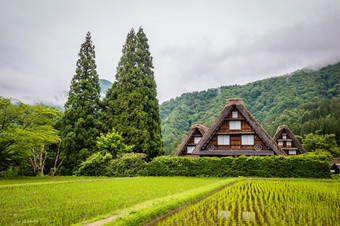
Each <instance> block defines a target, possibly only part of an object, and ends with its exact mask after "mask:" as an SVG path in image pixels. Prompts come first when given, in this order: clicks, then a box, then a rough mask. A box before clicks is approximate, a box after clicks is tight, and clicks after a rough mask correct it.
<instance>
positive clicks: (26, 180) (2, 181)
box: [0, 176, 110, 188]
mask: <svg viewBox="0 0 340 226" xmlns="http://www.w3.org/2000/svg"><path fill="white" fill-rule="evenodd" d="M101 179H110V178H108V177H76V176H63V177H50V176H43V177H18V178H0V188H1V187H6V186H8V185H12V186H20V185H23V184H25V185H31V184H35V185H36V184H42V183H64V182H78V181H84V180H88V181H93V180H101Z"/></svg>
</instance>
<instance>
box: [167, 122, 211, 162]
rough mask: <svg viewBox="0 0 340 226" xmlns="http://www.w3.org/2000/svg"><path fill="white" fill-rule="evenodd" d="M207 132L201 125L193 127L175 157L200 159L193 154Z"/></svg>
mask: <svg viewBox="0 0 340 226" xmlns="http://www.w3.org/2000/svg"><path fill="white" fill-rule="evenodd" d="M207 130H208V129H207V127H205V126H202V125H199V124H195V125H192V126H191V129H190V130H189V132H188V134H187V136H186V137H185V138H184V140H183V141H182V143H181V145H180V146H179V148H178V149H177V151H176V152H175V154H174V155H173V156H174V157H175V156H188V157H198V156H197V155H194V154H193V153H192V152H193V150H194V149H195V147H196V145H197V144H198V142H199V141H200V140H201V138H202V137H203V135H204V134H205V132H206V131H207Z"/></svg>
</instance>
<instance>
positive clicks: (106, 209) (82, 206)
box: [0, 177, 225, 225]
mask: <svg viewBox="0 0 340 226" xmlns="http://www.w3.org/2000/svg"><path fill="white" fill-rule="evenodd" d="M49 179H50V178H49ZM224 180H225V179H222V178H181V177H176V178H171V177H166V178H161V177H157V178H156V177H136V178H125V179H117V178H113V179H110V178H94V177H92V178H86V180H84V178H81V177H75V178H74V179H70V178H69V177H67V178H65V180H62V179H60V178H58V179H56V180H55V181H54V182H53V180H52V181H50V182H49V183H46V182H43V183H42V182H41V181H45V179H44V178H41V179H40V178H35V179H31V180H27V181H26V183H20V184H13V183H12V184H8V185H2V186H0V206H1V208H0V225H21V224H29V225H71V224H75V223H78V222H83V221H86V220H91V219H93V218H96V217H99V216H104V217H105V216H106V217H109V216H112V215H114V214H117V213H118V214H120V213H121V212H123V213H124V212H126V210H127V208H129V209H130V210H131V209H133V208H135V207H136V206H137V205H142V206H143V204H144V203H145V202H147V201H150V203H149V205H148V206H145V205H144V208H147V207H150V206H152V204H153V200H155V199H161V198H163V197H167V196H174V195H176V194H178V193H183V192H188V193H190V190H192V189H196V188H200V187H203V186H207V185H208V186H210V185H212V184H214V183H216V182H221V181H224ZM6 181H8V180H0V184H7V183H6ZM11 181H12V180H11Z"/></svg>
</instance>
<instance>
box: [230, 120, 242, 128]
mask: <svg viewBox="0 0 340 226" xmlns="http://www.w3.org/2000/svg"><path fill="white" fill-rule="evenodd" d="M229 129H241V121H229Z"/></svg>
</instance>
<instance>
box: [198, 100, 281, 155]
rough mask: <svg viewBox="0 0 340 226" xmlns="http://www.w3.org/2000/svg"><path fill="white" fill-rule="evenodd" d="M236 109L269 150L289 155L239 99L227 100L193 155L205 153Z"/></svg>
mask: <svg viewBox="0 0 340 226" xmlns="http://www.w3.org/2000/svg"><path fill="white" fill-rule="evenodd" d="M234 107H235V108H236V109H237V110H238V111H239V112H240V113H241V114H242V115H243V117H244V118H245V119H246V120H247V122H248V123H249V125H250V127H251V128H252V129H253V130H254V131H255V133H256V134H257V135H258V136H259V137H260V139H261V140H262V141H263V143H264V144H265V145H266V146H267V147H268V148H270V149H271V150H273V151H274V153H275V154H277V155H283V156H287V154H286V153H285V152H284V151H282V150H281V148H280V147H279V146H278V144H277V143H276V142H275V141H274V140H273V139H272V138H271V136H270V135H269V134H268V133H267V132H266V131H265V130H264V129H263V128H262V126H261V125H260V124H259V123H258V122H257V121H256V119H255V118H254V116H253V115H252V114H250V112H249V111H248V110H247V109H246V107H245V106H244V103H243V101H242V99H239V98H233V99H227V103H226V106H225V107H224V109H223V110H222V111H221V113H220V114H219V116H218V117H217V118H216V120H215V121H214V122H213V123H212V125H211V126H210V128H209V129H208V131H207V132H206V133H205V134H204V136H203V137H202V139H201V141H200V142H199V143H198V144H197V145H196V147H195V149H194V151H193V154H199V153H202V154H203V151H204V150H206V149H207V145H208V144H209V141H210V140H211V139H212V137H213V136H214V135H215V134H216V132H217V131H218V129H219V128H220V126H221V125H222V123H223V122H224V121H225V118H226V117H227V116H228V115H229V114H230V112H231V111H232V110H233V108H234Z"/></svg>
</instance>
